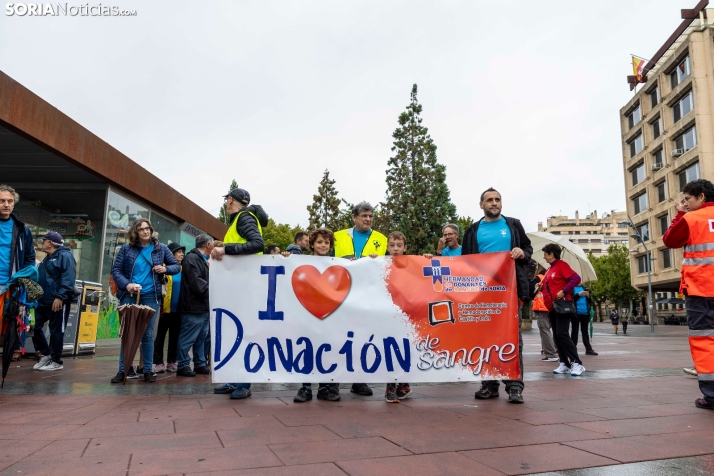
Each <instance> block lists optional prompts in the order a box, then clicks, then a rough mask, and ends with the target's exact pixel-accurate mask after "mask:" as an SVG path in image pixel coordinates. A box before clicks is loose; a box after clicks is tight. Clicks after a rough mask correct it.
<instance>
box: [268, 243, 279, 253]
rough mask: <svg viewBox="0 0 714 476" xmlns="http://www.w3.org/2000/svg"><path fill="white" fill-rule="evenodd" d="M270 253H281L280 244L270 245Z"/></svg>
mask: <svg viewBox="0 0 714 476" xmlns="http://www.w3.org/2000/svg"><path fill="white" fill-rule="evenodd" d="M268 254H269V255H279V254H280V247H279V246H278V245H274V244H273V245H268Z"/></svg>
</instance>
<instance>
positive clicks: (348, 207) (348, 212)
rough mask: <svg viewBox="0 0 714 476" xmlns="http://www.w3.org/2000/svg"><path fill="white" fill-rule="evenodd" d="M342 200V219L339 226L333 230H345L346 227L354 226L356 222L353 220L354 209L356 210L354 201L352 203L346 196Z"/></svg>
mask: <svg viewBox="0 0 714 476" xmlns="http://www.w3.org/2000/svg"><path fill="white" fill-rule="evenodd" d="M341 201H342V208H340V219H339V221H338V224H337V226H336V227H335V229H334V230H332V231H339V230H344V229H345V228H352V227H353V226H354V222H353V221H352V210H354V208H355V206H354V203H350V202H348V201H347V200H345V199H344V198H343V199H342V200H341Z"/></svg>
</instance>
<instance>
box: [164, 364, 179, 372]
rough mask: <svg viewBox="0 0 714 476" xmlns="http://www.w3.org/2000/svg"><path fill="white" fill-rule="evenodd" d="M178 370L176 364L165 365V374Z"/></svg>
mask: <svg viewBox="0 0 714 476" xmlns="http://www.w3.org/2000/svg"><path fill="white" fill-rule="evenodd" d="M177 370H178V364H177V363H176V362H172V363H170V364H166V371H167V372H176V371H177Z"/></svg>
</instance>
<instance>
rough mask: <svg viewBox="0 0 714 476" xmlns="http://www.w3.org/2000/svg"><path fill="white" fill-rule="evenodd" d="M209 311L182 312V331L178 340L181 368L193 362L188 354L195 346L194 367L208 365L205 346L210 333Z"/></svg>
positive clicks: (178, 361)
mask: <svg viewBox="0 0 714 476" xmlns="http://www.w3.org/2000/svg"><path fill="white" fill-rule="evenodd" d="M209 315H210V314H209V313H208V312H204V313H200V314H188V313H181V332H179V341H178V359H177V362H176V363H177V364H178V368H179V369H183V368H185V367H188V366H189V365H190V364H191V358H190V357H189V356H188V351H189V350H190V349H191V348H192V347H193V368H194V369H196V368H198V367H204V366H205V365H206V351H205V350H204V348H203V346H204V343H205V341H206V334H208V319H209Z"/></svg>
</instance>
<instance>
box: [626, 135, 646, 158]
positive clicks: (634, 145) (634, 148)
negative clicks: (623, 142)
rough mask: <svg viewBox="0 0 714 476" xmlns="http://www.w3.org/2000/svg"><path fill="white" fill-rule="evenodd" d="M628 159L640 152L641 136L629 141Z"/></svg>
mask: <svg viewBox="0 0 714 476" xmlns="http://www.w3.org/2000/svg"><path fill="white" fill-rule="evenodd" d="M629 145H630V158H632V157H634V156H636V155H637V154H639V153H640V152H641V151H642V146H643V144H642V134H640V135H638V136H637V137H635V138H634V139H632V140H631V141H630V144H629Z"/></svg>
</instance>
